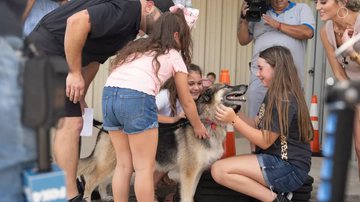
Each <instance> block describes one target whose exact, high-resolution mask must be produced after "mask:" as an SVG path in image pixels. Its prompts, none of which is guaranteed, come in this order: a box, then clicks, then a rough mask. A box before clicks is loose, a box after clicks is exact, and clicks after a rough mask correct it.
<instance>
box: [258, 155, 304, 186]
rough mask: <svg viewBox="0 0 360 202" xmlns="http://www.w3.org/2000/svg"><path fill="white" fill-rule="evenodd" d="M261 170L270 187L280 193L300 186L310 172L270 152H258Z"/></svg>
mask: <svg viewBox="0 0 360 202" xmlns="http://www.w3.org/2000/svg"><path fill="white" fill-rule="evenodd" d="M256 157H257V159H258V162H259V164H260V168H261V172H262V174H263V176H264V179H265V182H266V184H267V185H268V187H269V188H270V189H271V190H273V191H276V192H278V193H287V192H292V191H295V190H296V189H298V188H300V187H301V186H302V185H303V184H304V182H305V180H306V178H307V176H308V174H307V172H305V171H303V170H301V169H299V168H298V167H296V166H294V165H292V164H290V163H289V162H287V161H284V160H282V159H281V158H280V157H277V156H274V155H269V154H256Z"/></svg>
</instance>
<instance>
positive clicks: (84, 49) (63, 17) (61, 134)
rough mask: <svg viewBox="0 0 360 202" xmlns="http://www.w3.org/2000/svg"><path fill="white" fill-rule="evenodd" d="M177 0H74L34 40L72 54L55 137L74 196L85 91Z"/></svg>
mask: <svg viewBox="0 0 360 202" xmlns="http://www.w3.org/2000/svg"><path fill="white" fill-rule="evenodd" d="M173 5H174V4H173V2H172V1H171V0H74V1H70V2H69V3H67V4H65V5H64V6H62V7H59V8H57V9H55V10H54V11H52V12H50V13H49V14H47V15H46V16H44V18H43V19H42V20H41V21H40V22H39V24H38V25H37V26H36V27H35V29H34V31H33V32H32V33H31V34H30V35H29V37H28V40H29V41H30V42H32V43H34V44H35V45H36V47H37V49H38V50H39V52H41V53H42V54H46V55H60V56H63V57H65V58H66V61H67V63H68V67H69V73H68V76H67V78H66V96H67V98H68V99H67V100H66V101H65V109H66V116H65V118H63V119H61V120H60V121H59V128H58V130H57V131H56V136H55V140H54V145H53V146H54V155H55V160H56V162H57V164H58V165H59V166H60V167H61V168H62V169H63V170H64V171H65V172H66V187H67V195H68V198H69V199H70V201H81V198H82V196H81V195H79V193H78V190H77V186H76V170H77V169H76V168H77V163H78V156H79V154H78V143H79V136H80V135H79V134H80V130H81V128H82V117H81V115H82V112H81V108H80V103H81V105H82V107H84V105H85V102H84V101H83V100H84V96H85V94H86V91H87V88H88V86H89V84H90V83H91V81H92V80H93V79H94V77H95V75H96V73H97V71H98V68H99V65H100V63H104V62H105V61H106V60H107V59H108V58H109V57H110V56H112V55H114V54H115V52H116V51H118V50H119V49H121V48H122V47H123V46H124V45H125V44H126V43H128V42H129V41H131V40H133V39H135V37H136V35H137V34H138V32H139V30H142V31H144V32H145V33H149V32H150V31H151V29H152V26H153V24H154V22H155V21H156V20H157V19H158V18H159V17H160V15H161V13H163V12H166V11H168V10H169V8H170V6H173Z"/></svg>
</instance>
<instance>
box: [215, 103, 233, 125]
mask: <svg viewBox="0 0 360 202" xmlns="http://www.w3.org/2000/svg"><path fill="white" fill-rule="evenodd" d="M215 117H216V119H217V120H219V121H222V122H225V123H231V122H232V121H233V120H235V118H236V114H235V112H234V110H233V109H232V108H230V107H225V106H224V105H222V104H220V105H218V106H217V107H216V112H215Z"/></svg>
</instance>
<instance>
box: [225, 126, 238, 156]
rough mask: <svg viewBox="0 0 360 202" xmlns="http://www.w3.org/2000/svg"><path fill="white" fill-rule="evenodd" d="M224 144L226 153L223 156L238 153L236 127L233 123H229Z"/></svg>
mask: <svg viewBox="0 0 360 202" xmlns="http://www.w3.org/2000/svg"><path fill="white" fill-rule="evenodd" d="M223 146H224V154H223V156H222V157H221V158H227V157H230V156H235V155H236V146H235V134H234V127H233V126H232V125H231V124H228V125H227V127H226V138H225V141H224V143H223Z"/></svg>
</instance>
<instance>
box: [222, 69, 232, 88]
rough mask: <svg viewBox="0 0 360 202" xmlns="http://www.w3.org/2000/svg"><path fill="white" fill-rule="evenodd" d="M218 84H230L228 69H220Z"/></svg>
mask: <svg viewBox="0 0 360 202" xmlns="http://www.w3.org/2000/svg"><path fill="white" fill-rule="evenodd" d="M219 82H220V83H224V84H228V85H229V84H230V74H229V70H228V69H222V70H221V72H220V77H219Z"/></svg>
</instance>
